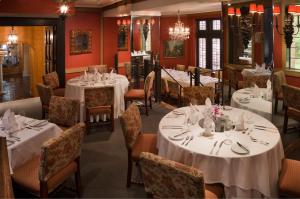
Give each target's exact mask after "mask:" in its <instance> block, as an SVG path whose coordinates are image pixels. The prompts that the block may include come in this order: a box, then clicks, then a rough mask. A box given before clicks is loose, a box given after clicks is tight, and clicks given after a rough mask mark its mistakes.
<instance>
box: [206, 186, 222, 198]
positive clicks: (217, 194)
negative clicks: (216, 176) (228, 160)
mask: <svg viewBox="0 0 300 199" xmlns="http://www.w3.org/2000/svg"><path fill="white" fill-rule="evenodd" d="M223 195H224V188H223V186H222V185H221V184H205V198H222V196H223Z"/></svg>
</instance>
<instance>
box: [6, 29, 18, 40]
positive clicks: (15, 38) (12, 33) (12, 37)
mask: <svg viewBox="0 0 300 199" xmlns="http://www.w3.org/2000/svg"><path fill="white" fill-rule="evenodd" d="M17 41H18V36H17V34H16V33H15V29H14V27H13V26H12V27H11V31H10V33H9V34H8V43H9V44H15V43H17Z"/></svg>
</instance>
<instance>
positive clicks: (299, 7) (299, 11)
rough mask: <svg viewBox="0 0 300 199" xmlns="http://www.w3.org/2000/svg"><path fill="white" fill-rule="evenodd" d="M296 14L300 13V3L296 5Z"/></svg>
mask: <svg viewBox="0 0 300 199" xmlns="http://www.w3.org/2000/svg"><path fill="white" fill-rule="evenodd" d="M296 15H300V6H299V5H297V6H296Z"/></svg>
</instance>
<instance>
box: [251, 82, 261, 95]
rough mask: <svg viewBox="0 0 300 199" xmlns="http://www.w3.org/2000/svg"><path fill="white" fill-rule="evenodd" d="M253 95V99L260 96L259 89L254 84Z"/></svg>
mask: <svg viewBox="0 0 300 199" xmlns="http://www.w3.org/2000/svg"><path fill="white" fill-rule="evenodd" d="M253 95H254V97H258V96H259V95H260V89H259V87H258V86H257V85H256V84H254V89H253Z"/></svg>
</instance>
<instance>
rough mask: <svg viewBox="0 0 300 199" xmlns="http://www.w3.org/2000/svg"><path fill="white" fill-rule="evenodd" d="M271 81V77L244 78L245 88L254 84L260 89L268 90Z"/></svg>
mask: <svg viewBox="0 0 300 199" xmlns="http://www.w3.org/2000/svg"><path fill="white" fill-rule="evenodd" d="M269 79H270V76H269V75H255V76H244V79H243V80H244V88H247V87H252V86H253V85H254V84H256V85H257V86H258V87H259V88H267V81H268V80H269Z"/></svg>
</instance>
